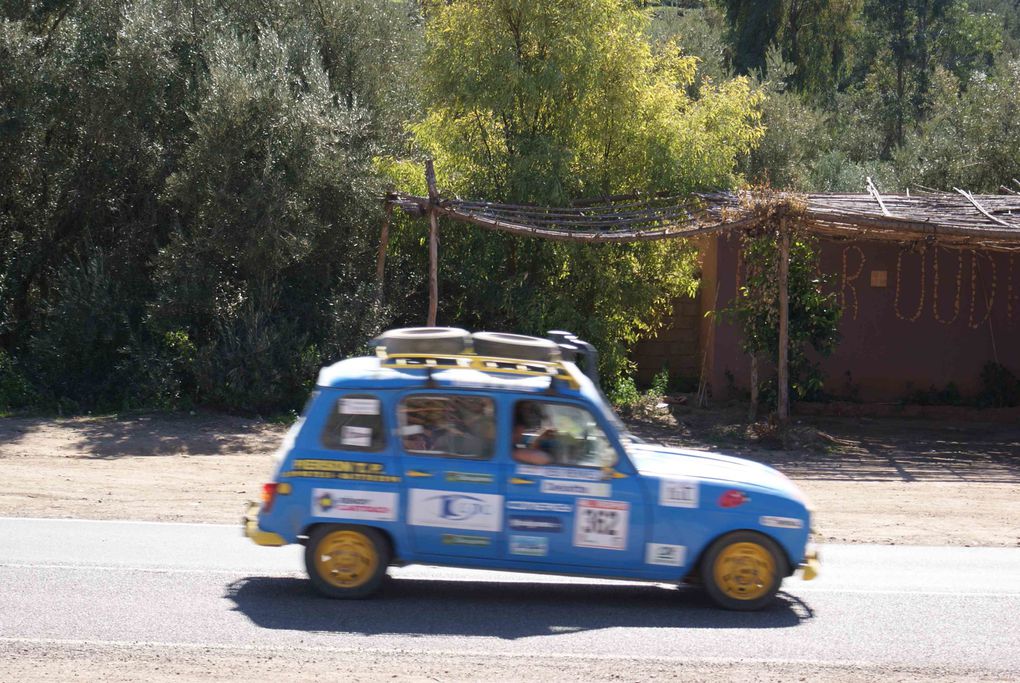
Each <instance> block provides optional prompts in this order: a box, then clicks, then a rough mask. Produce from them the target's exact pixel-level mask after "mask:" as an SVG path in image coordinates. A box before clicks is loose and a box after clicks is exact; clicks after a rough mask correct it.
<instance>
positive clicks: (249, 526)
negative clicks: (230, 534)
mask: <svg viewBox="0 0 1020 683" xmlns="http://www.w3.org/2000/svg"><path fill="white" fill-rule="evenodd" d="M241 532H242V533H243V534H244V535H245V536H246V537H247V538H250V539H251V540H252V541H254V542H255V543H256V544H258V545H266V546H281V545H287V541H285V540H284V539H283V536H280V535H279V534H274V533H272V532H270V531H263V530H262V529H260V528H259V504H258V503H254V502H253V503H248V508H247V509H246V510H245V512H244V516H243V517H242V518H241Z"/></svg>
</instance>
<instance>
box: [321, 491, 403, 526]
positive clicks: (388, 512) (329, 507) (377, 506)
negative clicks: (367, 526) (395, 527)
mask: <svg viewBox="0 0 1020 683" xmlns="http://www.w3.org/2000/svg"><path fill="white" fill-rule="evenodd" d="M398 501H399V497H398V495H397V494H396V493H385V492H382V491H351V490H347V489H312V516H313V517H335V518H337V519H371V520H376V521H380V522H393V521H396V519H397V510H398V505H397V503H398Z"/></svg>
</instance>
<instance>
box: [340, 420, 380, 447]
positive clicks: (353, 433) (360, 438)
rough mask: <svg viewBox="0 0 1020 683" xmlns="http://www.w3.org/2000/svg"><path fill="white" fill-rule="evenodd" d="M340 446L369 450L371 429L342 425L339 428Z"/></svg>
mask: <svg viewBox="0 0 1020 683" xmlns="http://www.w3.org/2000/svg"><path fill="white" fill-rule="evenodd" d="M340 444H341V445H343V446H356V447H358V448H371V447H372V428H371V427H352V426H351V425H344V426H343V427H341V428H340Z"/></svg>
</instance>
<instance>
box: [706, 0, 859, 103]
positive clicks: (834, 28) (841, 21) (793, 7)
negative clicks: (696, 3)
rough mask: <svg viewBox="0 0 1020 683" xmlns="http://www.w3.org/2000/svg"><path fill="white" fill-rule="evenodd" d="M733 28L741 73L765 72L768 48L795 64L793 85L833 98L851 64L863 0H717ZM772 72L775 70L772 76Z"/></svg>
mask: <svg viewBox="0 0 1020 683" xmlns="http://www.w3.org/2000/svg"><path fill="white" fill-rule="evenodd" d="M718 4H719V5H720V6H721V7H722V8H723V9H724V10H725V12H726V17H727V19H728V21H729V24H730V29H731V39H730V40H731V43H732V46H733V50H732V58H731V61H732V64H733V67H734V69H736V71H737V73H743V74H752V73H756V72H758V73H764V71H765V69H766V66H767V65H768V59H767V55H768V50H769V48H770V47H772V46H776V47H778V48H779V49H780V51H781V54H782V57H783V60H784V61H785V62H787V63H789V64H792V65H793V67H794V70H793V71H792V72H790V73H789V74H788V78H789V84H790V85H791V86H793V87H794V88H795V89H797V90H798V91H801V92H808V93H811V94H812V95H815V96H821V97H831V94H832V93H833V92H834V91H835V89H836V88H837V87H840V86H841V85H843V83H844V81H845V79H846V77H847V76H848V69H849V66H850V65H851V64H852V51H851V46H852V45H853V44H854V42H855V41H856V39H857V33H858V28H859V20H860V13H861V7H862V4H863V0H766V1H764V2H761V1H759V0H718ZM769 76H771V75H769Z"/></svg>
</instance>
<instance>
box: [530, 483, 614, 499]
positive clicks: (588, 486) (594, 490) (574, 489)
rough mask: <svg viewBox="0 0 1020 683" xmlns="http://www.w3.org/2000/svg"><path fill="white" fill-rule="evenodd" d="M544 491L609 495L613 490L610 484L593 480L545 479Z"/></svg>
mask: <svg viewBox="0 0 1020 683" xmlns="http://www.w3.org/2000/svg"><path fill="white" fill-rule="evenodd" d="M541 491H542V493H556V494H559V495H561V496H601V497H603V498H605V497H608V496H609V495H610V493H611V491H612V489H611V488H610V486H609V484H604V483H595V482H592V481H561V480H559V479H543V480H542V485H541Z"/></svg>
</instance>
